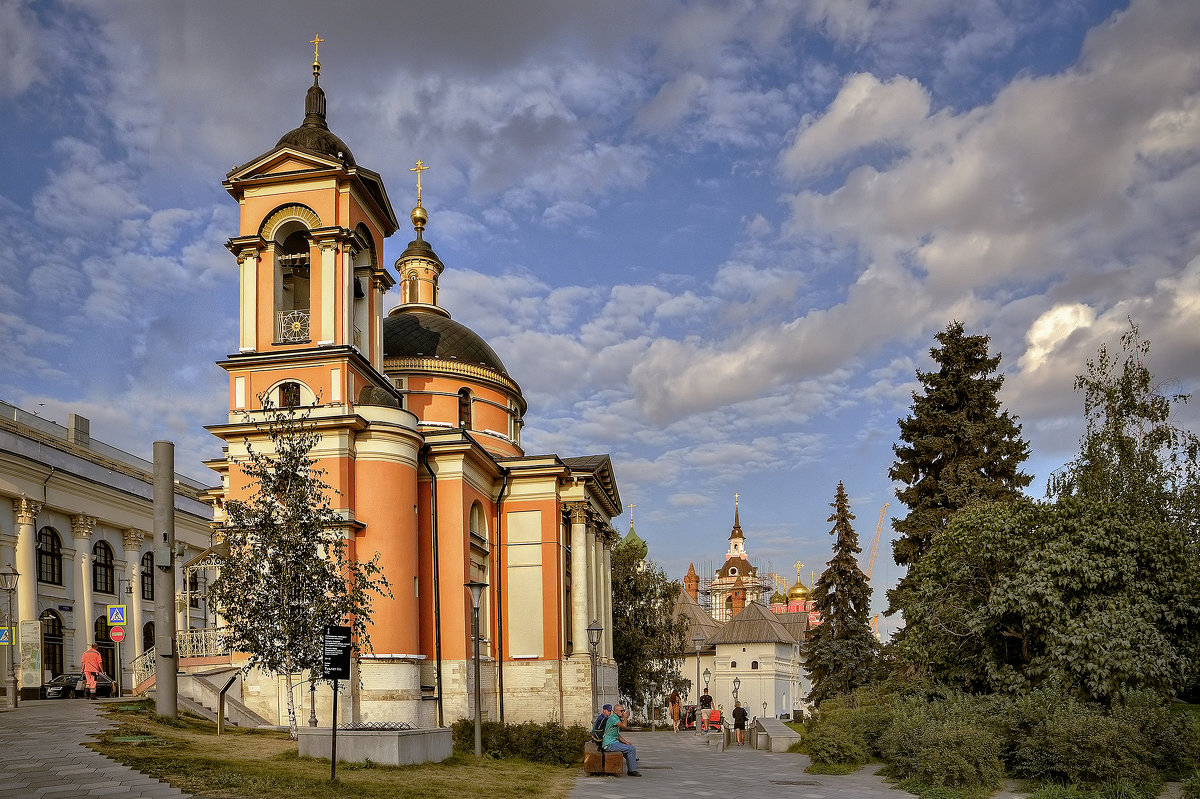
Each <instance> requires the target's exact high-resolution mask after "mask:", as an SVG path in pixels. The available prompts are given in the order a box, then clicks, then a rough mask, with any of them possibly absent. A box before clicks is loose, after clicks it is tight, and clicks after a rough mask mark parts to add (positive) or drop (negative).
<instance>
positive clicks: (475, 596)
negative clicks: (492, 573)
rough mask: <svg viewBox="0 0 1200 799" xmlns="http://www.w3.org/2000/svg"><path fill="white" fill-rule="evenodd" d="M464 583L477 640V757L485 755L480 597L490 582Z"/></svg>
mask: <svg viewBox="0 0 1200 799" xmlns="http://www.w3.org/2000/svg"><path fill="white" fill-rule="evenodd" d="M463 585H464V586H465V587H466V588H469V589H470V590H471V638H472V639H473V640H474V642H475V757H483V717H482V715H481V712H482V709H481V708H480V703H479V597H480V596H481V595H482V594H483V591H484V589H485V588H487V587H488V584H487V583H481V582H479V581H478V580H472V581H471V582H469V583H463Z"/></svg>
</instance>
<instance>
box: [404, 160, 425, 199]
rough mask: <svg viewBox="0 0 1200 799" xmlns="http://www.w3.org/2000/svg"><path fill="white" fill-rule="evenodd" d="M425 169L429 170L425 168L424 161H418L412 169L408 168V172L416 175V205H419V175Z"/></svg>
mask: <svg viewBox="0 0 1200 799" xmlns="http://www.w3.org/2000/svg"><path fill="white" fill-rule="evenodd" d="M426 169H429V167H427V166H425V162H424V161H420V160H418V161H417V165H416V166H412V167H409V168H408V171H409V172H416V173H417V205H420V204H421V173H422V172H424V171H425V170H426Z"/></svg>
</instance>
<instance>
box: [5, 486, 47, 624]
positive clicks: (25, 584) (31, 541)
mask: <svg viewBox="0 0 1200 799" xmlns="http://www.w3.org/2000/svg"><path fill="white" fill-rule="evenodd" d="M12 503H13V515H14V516H16V534H17V542H16V546H15V547H14V551H13V555H14V556H15V562H14V563H13V566H15V567H16V569H17V572H18V573H20V575H21V576H20V577H18V578H17V606H16V608H15V611H16V618H15V619H14V620H13V626H14V627H15V626H18V624H19V623H20V622H22V621H25V620H33V619H36V618H37V617H38V610H37V585H38V575H37V530H36V529H35V523H36V519H37V515H38V513H40V512H41V510H42V503H40V502H34V501H33V500H31V499H28V498H27V497H17V498H16V499H14V500H13V501H12Z"/></svg>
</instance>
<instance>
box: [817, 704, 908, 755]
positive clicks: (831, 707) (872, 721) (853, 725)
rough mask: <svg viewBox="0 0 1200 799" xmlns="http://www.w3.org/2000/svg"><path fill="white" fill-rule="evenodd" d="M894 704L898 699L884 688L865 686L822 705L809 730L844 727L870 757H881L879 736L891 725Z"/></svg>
mask: <svg viewBox="0 0 1200 799" xmlns="http://www.w3.org/2000/svg"><path fill="white" fill-rule="evenodd" d="M895 701H896V697H895V695H894V694H893V693H891V692H890V691H889V690H888V689H886V688H884V687H882V686H879V685H869V686H864V687H862V688H858V689H856V690H855V691H853V692H851V693H849V694H845V695H843V696H839V697H836V698H834V699H827V700H825V701H824V702H822V703H821V712H820V715H819V716H818V717H817V718H816V719H814V720H812V721H810V722H809V724H808V729H809V730H810V731H811V730H815V729H816V728H817V727H818V726H821V725H826V724H828V725H832V726H839V727H844V728H846V729H847V730H848V731H849V732H850V734H851V735H852V736H853V737H854V738H856V739H857V740H858V741H860V742H861V744H862V746H863V747H864V749H865V751H866V753H867V756H868V757H878V756H879V754H880V752H879V736H880V735H882V734H883V731H884V730H886V729H887V727H888V725H889V724H890V723H891V721H892V705H893V703H894V702H895ZM843 762H849V761H843ZM862 762H864V763H865V762H866V761H865V760H864V761H862Z"/></svg>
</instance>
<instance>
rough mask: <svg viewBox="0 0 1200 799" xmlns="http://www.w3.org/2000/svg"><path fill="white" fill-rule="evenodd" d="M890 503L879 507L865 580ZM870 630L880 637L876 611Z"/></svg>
mask: <svg viewBox="0 0 1200 799" xmlns="http://www.w3.org/2000/svg"><path fill="white" fill-rule="evenodd" d="M890 504H892V503H890V502H885V503H883V507H882V508H880V509H879V524H877V525H875V540H874V541H872V542H871V556H870V557H869V558H868V559H867V582H870V581H871V571H872V570H873V569H874V568H875V556H876V555H877V554H878V553H879V539H880V538H882V537H883V514H884V512H886V511H887V506H888V505H890ZM871 632H873V633H874V634H875V638H876V639H880V634H879V614H878V613H876V614H875V616H874V617H872V619H871ZM880 640H881V639H880Z"/></svg>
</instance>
